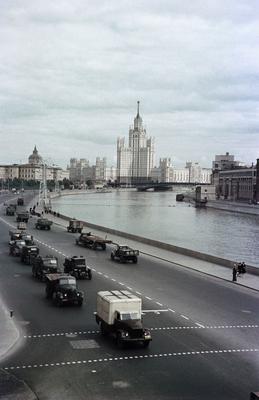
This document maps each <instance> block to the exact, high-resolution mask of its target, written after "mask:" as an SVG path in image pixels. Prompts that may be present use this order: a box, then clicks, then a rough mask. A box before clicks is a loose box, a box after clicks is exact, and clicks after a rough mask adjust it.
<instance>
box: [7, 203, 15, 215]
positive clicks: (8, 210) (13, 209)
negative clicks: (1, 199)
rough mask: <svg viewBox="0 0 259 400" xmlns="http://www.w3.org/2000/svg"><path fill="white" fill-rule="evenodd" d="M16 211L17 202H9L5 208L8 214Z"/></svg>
mask: <svg viewBox="0 0 259 400" xmlns="http://www.w3.org/2000/svg"><path fill="white" fill-rule="evenodd" d="M15 211H16V205H15V204H9V205H8V206H7V207H6V209H5V213H6V215H14V214H15Z"/></svg>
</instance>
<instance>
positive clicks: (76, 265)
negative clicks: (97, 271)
mask: <svg viewBox="0 0 259 400" xmlns="http://www.w3.org/2000/svg"><path fill="white" fill-rule="evenodd" d="M63 265H64V272H65V273H67V274H70V275H72V276H74V277H75V278H76V279H88V280H91V279H92V271H91V269H90V268H89V267H88V266H87V265H86V262H85V258H84V257H82V256H80V257H77V256H73V257H70V258H65V262H64V264H63Z"/></svg>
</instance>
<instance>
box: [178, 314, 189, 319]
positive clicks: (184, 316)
mask: <svg viewBox="0 0 259 400" xmlns="http://www.w3.org/2000/svg"><path fill="white" fill-rule="evenodd" d="M180 316H181V317H182V318H184V319H188V320H189V318H188V317H186V315H183V314H181V315H180Z"/></svg>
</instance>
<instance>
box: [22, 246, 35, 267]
mask: <svg viewBox="0 0 259 400" xmlns="http://www.w3.org/2000/svg"><path fill="white" fill-rule="evenodd" d="M38 254H39V248H38V247H37V246H33V245H26V246H23V247H22V249H21V254H20V256H21V262H22V263H24V264H28V265H31V264H32V262H33V260H34V258H35V257H37V255H38Z"/></svg>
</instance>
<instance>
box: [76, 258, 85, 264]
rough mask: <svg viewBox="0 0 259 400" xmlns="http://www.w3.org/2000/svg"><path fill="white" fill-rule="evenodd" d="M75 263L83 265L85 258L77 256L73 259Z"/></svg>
mask: <svg viewBox="0 0 259 400" xmlns="http://www.w3.org/2000/svg"><path fill="white" fill-rule="evenodd" d="M75 264H76V265H78V266H82V265H85V260H84V259H81V258H78V259H77V260H75Z"/></svg>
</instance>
